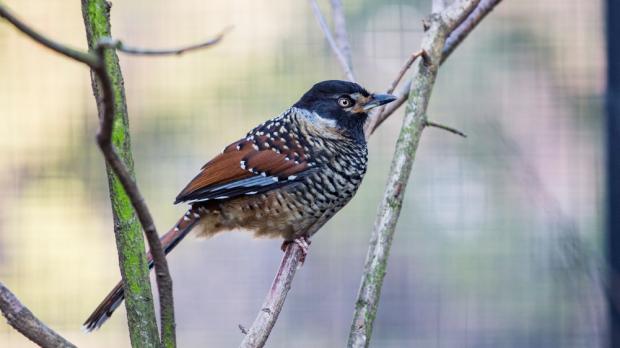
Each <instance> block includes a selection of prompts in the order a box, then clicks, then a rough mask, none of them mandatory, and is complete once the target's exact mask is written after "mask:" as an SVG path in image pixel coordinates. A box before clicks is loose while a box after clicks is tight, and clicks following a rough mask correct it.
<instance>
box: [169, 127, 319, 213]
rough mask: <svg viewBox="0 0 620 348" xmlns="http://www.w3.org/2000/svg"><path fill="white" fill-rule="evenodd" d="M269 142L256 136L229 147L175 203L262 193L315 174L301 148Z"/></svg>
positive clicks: (206, 167) (270, 140) (191, 182)
mask: <svg viewBox="0 0 620 348" xmlns="http://www.w3.org/2000/svg"><path fill="white" fill-rule="evenodd" d="M272 140H273V139H270V138H268V137H267V136H257V137H250V138H245V139H242V140H239V141H237V142H235V143H232V144H231V145H229V146H228V147H226V149H224V152H222V153H221V154H220V155H218V156H216V157H215V158H213V159H212V160H211V161H209V162H208V163H207V164H205V165H204V166H203V167H202V170H201V172H200V174H198V175H197V176H196V177H195V178H194V179H193V180H192V181H190V183H189V184H188V185H187V186H186V187H185V188H184V189H183V191H181V193H179V195H178V196H177V198H176V200H175V203H179V202H190V203H195V202H204V201H210V200H222V199H229V198H234V197H238V196H243V195H253V194H257V193H262V192H266V191H269V190H272V189H275V188H278V187H282V186H286V185H290V184H292V183H294V182H296V181H298V180H299V179H300V178H302V177H304V176H306V175H308V174H310V173H312V172H313V171H314V169H315V168H312V163H311V162H309V161H308V158H309V156H306V154H305V153H303V152H302V151H301V150H302V148H301V146H299V147H296V148H294V149H291V147H290V146H286V143H284V142H283V143H279V142H277V141H272ZM261 145H262V146H261Z"/></svg>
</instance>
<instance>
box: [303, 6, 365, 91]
mask: <svg viewBox="0 0 620 348" xmlns="http://www.w3.org/2000/svg"><path fill="white" fill-rule="evenodd" d="M309 1H310V6H311V7H312V12H314V17H316V20H317V21H318V22H319V26H320V27H321V30H322V31H323V34H324V35H325V38H326V39H327V42H328V43H329V46H331V48H332V51H333V52H334V54H335V55H336V58H337V59H338V62H339V63H340V66H341V67H342V70H343V71H344V74H345V76H346V77H347V79H348V80H349V81H353V82H355V75H354V74H353V69H352V68H351V66H350V64H349V62H350V59H348V58H347V56H345V53H343V50H342V48H341V47H338V44H337V43H336V40H335V39H334V36H333V35H332V33H331V31H330V30H329V25H327V21H325V17H324V16H323V14H322V13H321V8H320V7H319V4H318V3H317V2H316V0H309ZM335 2H339V1H335ZM332 4H333V3H332ZM339 9H340V10H341V9H342V6H340V7H337V8H335V9H333V11H334V13H338V12H339ZM339 16H340V15H339ZM341 17H342V21H341V22H340V23H339V25H344V15H342V16H341ZM338 31H339V32H340V33H341V36H340V40H346V36H342V35H343V33H344V34H345V35H346V29H342V28H340V29H338ZM346 46H347V47H348V45H346Z"/></svg>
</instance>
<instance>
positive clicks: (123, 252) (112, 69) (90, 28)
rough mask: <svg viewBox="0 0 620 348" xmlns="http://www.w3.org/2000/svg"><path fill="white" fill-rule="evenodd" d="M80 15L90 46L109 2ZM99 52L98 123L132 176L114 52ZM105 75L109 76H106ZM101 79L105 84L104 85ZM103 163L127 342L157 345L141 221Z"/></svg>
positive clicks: (91, 3)
mask: <svg viewBox="0 0 620 348" xmlns="http://www.w3.org/2000/svg"><path fill="white" fill-rule="evenodd" d="M82 15H83V17H84V25H85V27H86V36H87V40H88V46H89V48H90V49H91V50H95V49H97V43H98V42H99V40H100V39H102V38H104V37H109V36H110V21H109V16H110V5H109V3H108V2H106V1H105V0H82ZM103 58H104V61H103V62H101V63H100V64H102V65H103V66H105V67H106V71H104V74H103V75H106V76H105V77H106V78H104V79H98V77H97V75H96V72H95V71H93V72H91V79H92V86H93V92H94V94H95V98H96V101H97V109H98V110H99V118H100V120H104V118H105V117H106V111H108V112H109V111H112V110H106V108H107V107H112V108H113V115H112V117H113V121H112V122H102V125H103V126H105V127H112V129H111V137H112V138H111V141H112V142H111V144H112V146H114V148H116V149H117V151H118V155H119V157H120V159H121V160H122V162H123V164H124V166H125V167H126V169H127V171H128V172H129V175H130V178H131V179H133V180H135V176H134V171H133V158H132V155H131V143H130V137H129V124H128V123H129V121H128V116H127V105H126V102H125V91H124V88H123V77H122V75H121V70H120V65H119V63H118V56H117V55H116V53H115V52H114V51H113V50H105V51H104V52H103ZM108 78H109V81H105V80H107V79H108ZM106 82H107V83H106ZM103 83H106V84H109V86H104V85H103ZM106 87H107V88H106ZM106 89H110V90H111V92H112V95H107V93H105V91H106ZM104 97H108V98H112V100H105V99H104ZM106 104H107V105H106ZM100 133H101V134H106V133H107V134H110V133H109V130H106V129H101V130H100ZM106 169H107V173H108V185H109V189H110V200H111V203H112V213H113V215H114V234H115V237H116V245H117V250H118V257H119V266H120V270H121V275H122V278H123V285H124V290H125V301H126V302H125V306H126V308H127V320H128V325H129V334H130V339H131V342H132V346H134V347H137V346H146V347H157V346H159V345H160V341H159V337H158V336H159V335H158V330H157V322H156V319H155V308H154V304H153V295H152V291H151V283H150V279H149V270H148V265H147V261H146V252H145V245H144V239H143V237H142V231H141V227H140V223H139V221H138V218H137V216H136V213H135V212H134V209H133V208H132V203H131V200H130V198H129V196H128V195H127V193H126V191H125V190H124V189H123V183H122V182H121V181H120V180H119V177H118V176H117V175H116V174H114V169H113V168H112V167H111V166H110V164H109V163H108V161H106ZM162 322H163V321H162Z"/></svg>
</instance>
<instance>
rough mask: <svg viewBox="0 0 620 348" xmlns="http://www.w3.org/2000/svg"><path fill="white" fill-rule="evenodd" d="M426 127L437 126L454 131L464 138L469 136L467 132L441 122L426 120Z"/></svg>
mask: <svg viewBox="0 0 620 348" xmlns="http://www.w3.org/2000/svg"><path fill="white" fill-rule="evenodd" d="M426 127H435V128H438V129H441V130H445V131H447V132H450V133H454V134H456V135H460V136H462V137H463V138H467V135H466V134H465V133H463V132H461V131H460V130H458V129H456V128H452V127H449V126H446V125H443V124H441V123H436V122H431V121H426Z"/></svg>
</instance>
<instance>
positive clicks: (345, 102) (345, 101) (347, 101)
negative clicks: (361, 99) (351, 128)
mask: <svg viewBox="0 0 620 348" xmlns="http://www.w3.org/2000/svg"><path fill="white" fill-rule="evenodd" d="M338 105H340V107H343V108H348V107H350V106H352V105H353V101H352V100H351V98H348V97H341V98H338Z"/></svg>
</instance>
